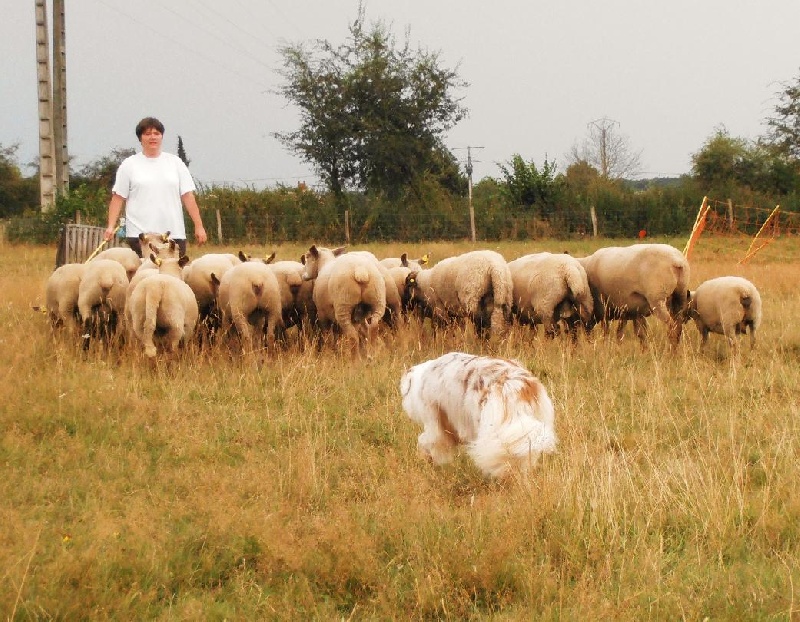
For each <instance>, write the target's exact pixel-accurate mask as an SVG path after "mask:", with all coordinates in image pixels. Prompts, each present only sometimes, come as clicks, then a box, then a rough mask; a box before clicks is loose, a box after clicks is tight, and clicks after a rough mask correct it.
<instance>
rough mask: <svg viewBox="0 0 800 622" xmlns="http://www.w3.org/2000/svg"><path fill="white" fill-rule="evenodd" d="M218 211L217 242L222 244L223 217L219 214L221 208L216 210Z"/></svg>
mask: <svg viewBox="0 0 800 622" xmlns="http://www.w3.org/2000/svg"><path fill="white" fill-rule="evenodd" d="M216 212H217V242H218V243H219V244H222V217H221V216H220V215H219V208H217V210H216Z"/></svg>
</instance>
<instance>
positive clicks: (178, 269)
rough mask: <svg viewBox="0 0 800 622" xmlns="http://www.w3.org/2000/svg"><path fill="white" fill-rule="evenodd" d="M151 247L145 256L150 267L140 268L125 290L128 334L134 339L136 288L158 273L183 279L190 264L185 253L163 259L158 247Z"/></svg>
mask: <svg viewBox="0 0 800 622" xmlns="http://www.w3.org/2000/svg"><path fill="white" fill-rule="evenodd" d="M150 248H151V253H150V255H148V256H147V257H146V258H145V260H146V265H147V266H148V267H147V268H144V269H141V270H138V271H137V272H136V274H134V275H133V278H132V279H131V282H130V283H128V287H127V289H126V290H125V323H126V325H127V327H128V334H129V335H130V336H131V338H132V339H133V338H135V337H136V335H135V334H134V333H133V318H132V316H131V311H132V308H133V307H132V306H131V295H132V294H133V292H134V291H135V290H136V288H137V287H139V283H141V282H142V281H144V280H145V279H147V278H150V277H151V276H155V275H157V274H164V275H169V276H173V277H176V278H178V279H180V280H183V270H184V269H185V267H186V266H187V265H188V264H189V257H187V256H185V255H184V256H183V257H172V256H169V257H167V258H166V259H162V258H161V257H159V256H157V255H156V250H157V249H156V247H155V246H154V245H151V247H150Z"/></svg>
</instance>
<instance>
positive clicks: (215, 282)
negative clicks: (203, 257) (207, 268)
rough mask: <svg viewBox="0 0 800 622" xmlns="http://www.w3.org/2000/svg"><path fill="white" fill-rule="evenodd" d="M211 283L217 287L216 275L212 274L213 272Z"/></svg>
mask: <svg viewBox="0 0 800 622" xmlns="http://www.w3.org/2000/svg"><path fill="white" fill-rule="evenodd" d="M211 283H212V284H213V285H215V286H217V287H219V279H218V278H217V275H216V274H214V273H213V272H212V273H211Z"/></svg>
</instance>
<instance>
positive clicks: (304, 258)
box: [300, 253, 306, 265]
mask: <svg viewBox="0 0 800 622" xmlns="http://www.w3.org/2000/svg"><path fill="white" fill-rule="evenodd" d="M300 263H301V264H303V265H306V254H305V253H303V254H302V255H300Z"/></svg>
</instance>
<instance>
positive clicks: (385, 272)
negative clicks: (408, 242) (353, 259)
mask: <svg viewBox="0 0 800 622" xmlns="http://www.w3.org/2000/svg"><path fill="white" fill-rule="evenodd" d="M348 255H361V256H363V257H365V258H366V259H367V260H368V261H372V262H375V263H376V264H377V266H378V270H380V273H381V276H383V282H384V286H385V287H386V311H385V312H384V314H383V321H384V322H386V324H388V325H389V326H390V327H395V326H397V321H398V320H399V319H400V317H401V316H402V315H403V312H402V306H403V305H402V300H401V297H400V288H399V287H398V286H397V282H396V280H395V277H393V276H392V274H391V271H390V269H389V268H387V267H386V265H385V264H384V263H383V262H381V261H379V260H378V258H377V257H375V255H373V254H372V253H371V252H369V251H350V252H348ZM403 255H405V253H403ZM384 261H385V260H384ZM412 261H417V260H412Z"/></svg>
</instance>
